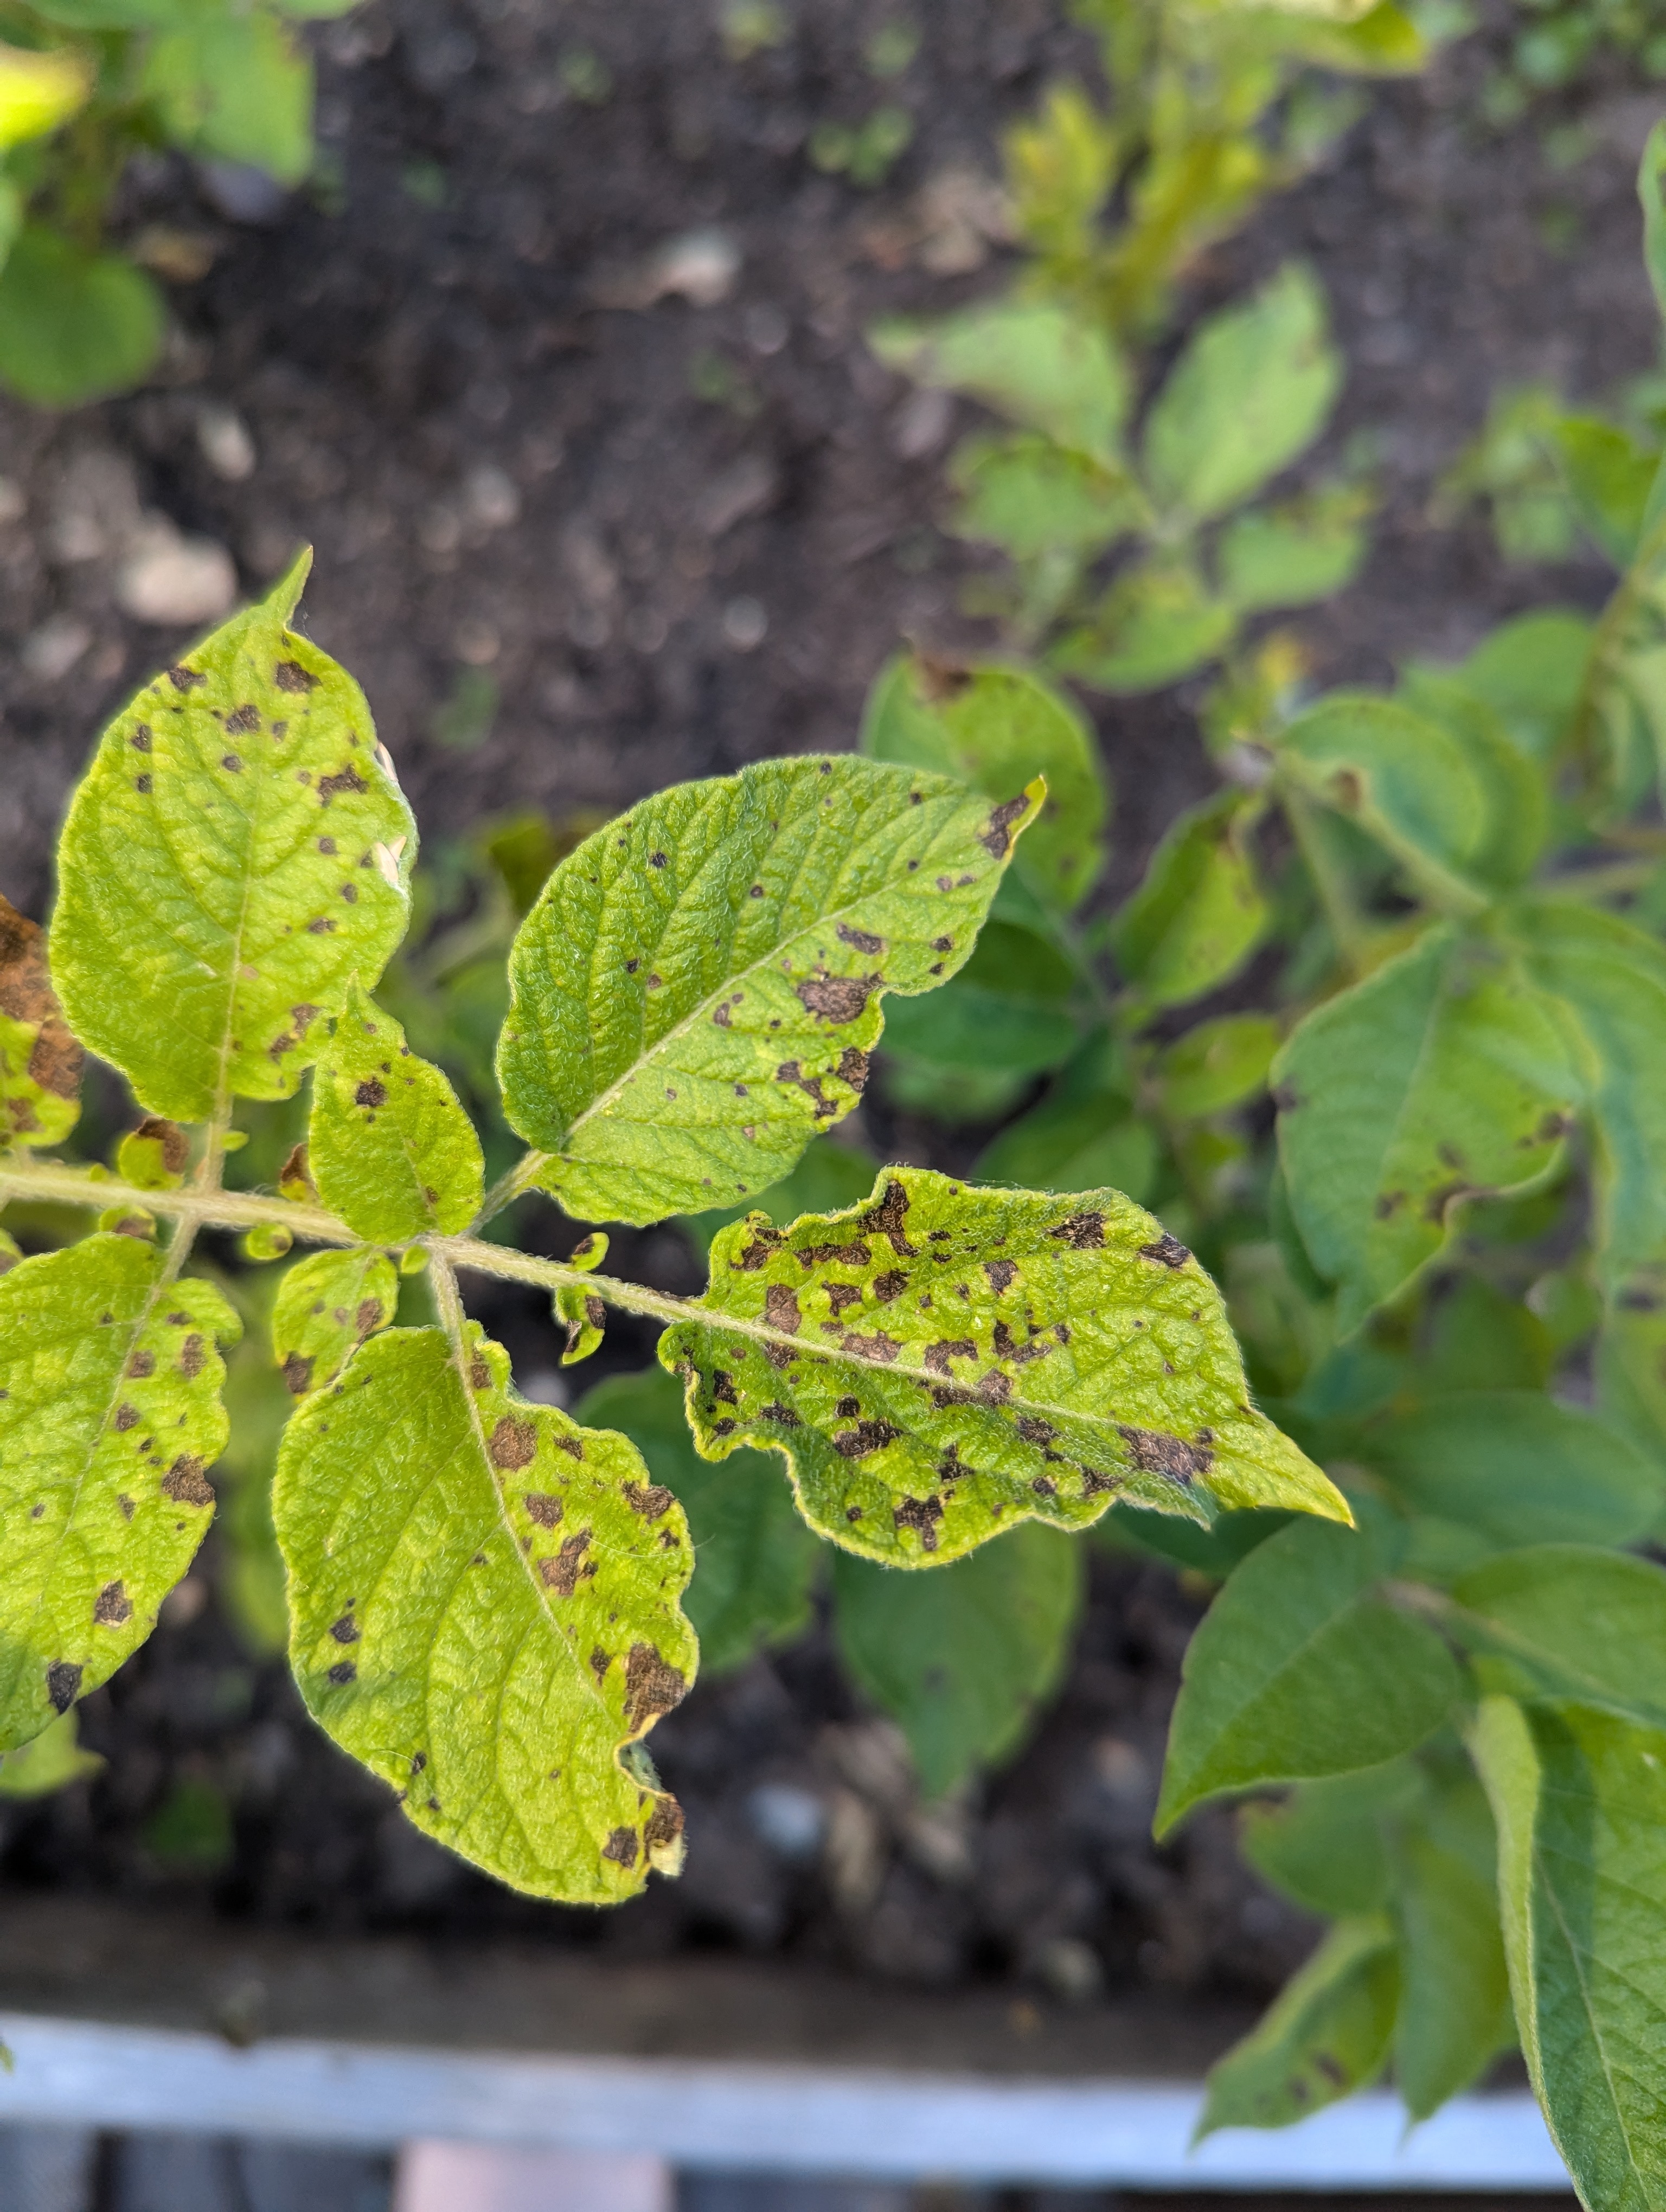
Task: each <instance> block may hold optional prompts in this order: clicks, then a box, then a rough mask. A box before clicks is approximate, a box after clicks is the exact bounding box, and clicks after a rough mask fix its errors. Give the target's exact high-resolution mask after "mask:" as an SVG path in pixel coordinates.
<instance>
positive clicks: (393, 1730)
mask: <svg viewBox="0 0 1666 2212" xmlns="http://www.w3.org/2000/svg"><path fill="white" fill-rule="evenodd" d="M272 1503H273V1515H274V1518H275V1521H276V1523H277V1536H278V1541H279V1543H280V1544H281V1545H282V1547H283V1556H284V1559H285V1560H286V1562H287V1564H288V1566H289V1578H290V1592H291V1606H292V1609H293V1628H292V1632H291V1638H290V1657H291V1660H292V1662H293V1664H294V1667H295V1676H296V1680H298V1681H299V1683H300V1685H301V1694H302V1696H303V1697H304V1698H305V1699H306V1701H307V1706H308V1708H309V1710H310V1711H312V1713H313V1716H314V1717H315V1718H316V1719H318V1720H319V1722H320V1723H322V1725H323V1726H324V1728H325V1729H326V1730H327V1731H328V1733H329V1734H330V1735H332V1736H333V1737H334V1738H335V1740H336V1741H337V1743H339V1744H340V1745H341V1746H342V1747H343V1749H344V1750H345V1751H349V1752H351V1753H352V1754H353V1755H354V1757H355V1758H356V1759H362V1761H363V1762H364V1764H365V1765H367V1766H368V1767H369V1768H370V1769H371V1771H372V1772H373V1773H375V1774H378V1775H380V1777H381V1778H382V1779H383V1780H384V1781H386V1782H387V1783H389V1784H391V1785H392V1787H393V1788H394V1789H395V1790H398V1792H399V1794H400V1798H401V1802H403V1804H404V1809H405V1812H406V1814H408V1815H409V1817H410V1819H411V1820H413V1821H415V1823H416V1824H417V1826H418V1827H419V1828H421V1829H423V1830H424V1831H425V1832H427V1833H428V1834H429V1835H431V1836H434V1837H435V1838H438V1840H439V1841H440V1842H441V1843H443V1844H449V1845H450V1847H451V1848H452V1849H453V1850H456V1851H459V1852H460V1853H461V1854H462V1855H463V1857H465V1858H467V1859H470V1860H472V1861H473V1863H475V1864H476V1865H477V1866H480V1867H483V1868H484V1869H485V1870H486V1871H487V1873H489V1874H491V1875H496V1876H497V1878H498V1879H499V1880H500V1881H508V1882H511V1883H513V1884H514V1887H516V1888H518V1889H522V1890H526V1891H529V1892H530V1893H532V1894H533V1895H534V1896H538V1897H547V1898H555V1899H562V1900H565V1901H568V1902H570V1903H574V1904H591V1905H601V1904H609V1903H614V1902H617V1900H618V1899H621V1898H624V1897H629V1896H631V1895H633V1894H634V1893H635V1891H637V1890H639V1889H640V1888H641V1886H642V1884H643V1882H644V1881H645V1880H646V1878H647V1875H648V1869H649V1867H650V1865H654V1866H658V1867H660V1869H662V1870H663V1871H669V1872H675V1871H676V1870H677V1868H678V1864H679V1863H680V1857H681V1833H682V1814H681V1813H680V1811H679V1809H678V1806H677V1802H676V1800H675V1799H674V1798H672V1797H670V1796H667V1795H666V1793H665V1792H664V1791H663V1790H660V1788H659V1787H658V1784H657V1783H656V1782H655V1781H654V1778H653V1773H652V1769H651V1768H650V1767H649V1766H648V1761H647V1759H646V1755H645V1754H643V1753H630V1752H629V1748H628V1747H630V1746H631V1745H633V1744H635V1742H636V1741H637V1740H638V1739H639V1738H640V1737H641V1736H642V1735H646V1733H647V1732H648V1729H650V1728H651V1727H652V1726H653V1725H654V1721H655V1720H656V1719H657V1718H658V1717H659V1716H660V1714H661V1713H663V1712H667V1711H670V1709H671V1708H672V1706H673V1705H676V1704H677V1703H678V1700H679V1699H681V1698H682V1696H683V1694H684V1692H685V1690H686V1689H687V1687H688V1685H689V1682H690V1679H691V1677H692V1675H693V1673H694V1667H695V1659H696V1644H695V1640H694V1634H693V1631H692V1630H691V1629H690V1626H689V1624H688V1622H687V1620H685V1619H684V1615H683V1613H682V1612H681V1611H680V1609H679V1607H678V1598H679V1596H680V1595H681V1593H682V1589H683V1586H684V1583H686V1582H687V1580H688V1577H689V1571H690V1565H691V1559H690V1551H689V1541H688V1530H687V1526H686V1523H685V1522H684V1518H683V1512H682V1509H681V1507H680V1506H679V1505H678V1504H677V1501H676V1499H675V1498H673V1497H672V1494H671V1492H669V1491H668V1490H666V1489H664V1488H662V1487H660V1486H659V1485H657V1484H655V1483H653V1482H651V1481H650V1480H649V1479H648V1469H647V1468H645V1467H644V1466H643V1464H642V1460H641V1454H640V1453H639V1452H638V1451H637V1450H636V1449H635V1446H634V1445H633V1444H631V1443H629V1442H627V1440H626V1439H625V1438H624V1437H618V1436H611V1435H609V1434H607V1433H606V1432H605V1431H597V1430H592V1429H582V1428H581V1427H580V1426H579V1425H578V1423H577V1422H576V1421H574V1420H571V1419H569V1418H568V1416H567V1415H566V1414H564V1413H558V1412H557V1411H556V1409H555V1408H554V1407H550V1406H535V1405H529V1404H527V1403H526V1401H523V1400H521V1399H520V1398H518V1397H517V1396H516V1395H514V1392H513V1390H512V1389H511V1388H510V1386H509V1363H508V1355H507V1354H506V1353H505V1352H503V1350H502V1347H501V1346H498V1345H496V1344H494V1343H492V1342H491V1341H490V1340H489V1339H488V1338H486V1337H485V1336H484V1335H483V1334H482V1332H481V1330H480V1328H478V1326H477V1324H476V1323H473V1322H470V1323H468V1324H467V1325H466V1328H465V1332H464V1334H463V1338H462V1340H461V1342H460V1343H459V1346H458V1347H457V1351H456V1354H455V1356H453V1347H452V1346H451V1344H450V1343H449V1342H448V1341H447V1337H446V1336H445V1334H443V1333H442V1332H441V1330H439V1329H433V1328H425V1329H403V1328H402V1329H390V1330H388V1331H387V1332H386V1334H383V1335H380V1336H374V1337H372V1338H371V1339H370V1340H369V1341H368V1343H367V1344H365V1345H363V1346H361V1347H360V1349H359V1350H358V1351H357V1352H356V1353H355V1354H354V1356H353V1358H352V1359H351V1360H350V1363H349V1364H348V1366H347V1367H346V1369H345V1370H344V1372H343V1374H342V1375H341V1376H340V1377H339V1378H338V1379H337V1381H336V1382H335V1383H331V1385H330V1387H329V1389H325V1390H320V1391H317V1392H314V1393H313V1395H312V1396H311V1397H310V1398H308V1399H307V1400H306V1401H305V1402H304V1403H303V1404H302V1405H301V1406H300V1407H297V1409H296V1411H295V1415H294V1416H293V1418H292V1419H291V1420H290V1422H289V1427H288V1429H287V1430H286V1431H284V1437H283V1449H282V1450H281V1452H280V1454H279V1457H278V1467H277V1486H276V1488H275V1490H274V1492H273V1500H272Z"/></svg>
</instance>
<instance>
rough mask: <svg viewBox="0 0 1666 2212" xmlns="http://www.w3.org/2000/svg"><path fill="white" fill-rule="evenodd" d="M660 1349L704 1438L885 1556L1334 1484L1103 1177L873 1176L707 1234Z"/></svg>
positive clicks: (1206, 1292)
mask: <svg viewBox="0 0 1666 2212" xmlns="http://www.w3.org/2000/svg"><path fill="white" fill-rule="evenodd" d="M702 1304H703V1305H704V1306H705V1307H706V1309H707V1310H708V1311H709V1313H710V1316H711V1318H710V1320H709V1321H688V1322H678V1324H677V1325H676V1326H675V1327H674V1328H669V1329H667V1330H666V1334H665V1335H664V1336H663V1337H662V1338H661V1339H660V1359H661V1360H662V1361H663V1362H664V1364H666V1366H667V1367H669V1368H671V1369H672V1370H674V1371H677V1372H680V1373H682V1374H683V1375H684V1376H685V1377H686V1379H687V1383H688V1408H689V1418H690V1421H691V1422H692V1424H693V1425H694V1429H695V1434H696V1439H697V1441H698V1443H699V1446H700V1449H701V1450H702V1452H703V1453H705V1454H706V1455H708V1457H709V1458H713V1459H721V1458H722V1457H723V1456H724V1455H725V1454H726V1453H727V1452H731V1451H733V1450H734V1449H735V1448H736V1447H737V1446H738V1445H740V1444H762V1445H772V1446H774V1447H775V1449H776V1450H778V1451H781V1452H783V1453H784V1454H785V1455H786V1456H787V1462H788V1465H789V1467H790V1468H791V1469H792V1474H793V1484H794V1486H795V1488H796V1490H797V1492H798V1498H799V1504H800V1510H802V1511H803V1513H804V1516H805V1517H806V1520H807V1521H808V1522H810V1524H811V1526H812V1528H816V1529H818V1530H819V1531H820V1533H821V1534H823V1535H824V1536H827V1537H830V1538H831V1539H832V1541H834V1542H835V1543H837V1544H840V1545H842V1546H843V1547H844V1548H845V1549H846V1550H847V1551H851V1552H861V1553H866V1555H867V1556H868V1557H869V1558H871V1559H884V1560H885V1561H887V1562H888V1563H889V1564H890V1565H893V1566H907V1567H918V1566H928V1565H932V1564H933V1562H939V1563H940V1562H943V1561H946V1560H949V1559H958V1557H959V1556H960V1554H961V1553H963V1552H969V1551H970V1550H971V1549H972V1547H974V1546H975V1545H977V1544H981V1543H982V1542H983V1541H984V1540H985V1539H986V1538H987V1537H989V1536H993V1535H994V1534H997V1533H998V1532H999V1531H1000V1530H1001V1529H1003V1528H1012V1526H1013V1524H1014V1523H1015V1522H1019V1521H1024V1520H1031V1519H1033V1520H1040V1521H1048V1522H1053V1523H1054V1524H1055V1526H1057V1527H1060V1528H1083V1527H1085V1525H1086V1524H1087V1523H1088V1522H1091V1521H1097V1519H1098V1517H1099V1516H1100V1515H1101V1514H1102V1513H1103V1512H1104V1510H1105V1508H1106V1507H1107V1506H1108V1505H1109V1504H1110V1503H1111V1502H1112V1500H1113V1499H1114V1498H1123V1499H1127V1500H1128V1501H1129V1502H1130V1503H1134V1504H1141V1505H1147V1506H1152V1507H1155V1508H1156V1509H1157V1510H1158V1511H1161V1512H1168V1513H1181V1514H1186V1515H1189V1516H1191V1517H1192V1518H1194V1519H1197V1520H1202V1519H1205V1518H1207V1508H1206V1507H1205V1506H1204V1505H1202V1504H1200V1502H1199V1496H1198V1493H1199V1492H1200V1491H1201V1492H1207V1493H1209V1494H1210V1495H1211V1496H1212V1497H1213V1498H1214V1499H1215V1500H1216V1502H1218V1503H1219V1504H1222V1505H1231V1506H1247V1505H1284V1506H1292V1507H1295V1508H1297V1509H1298V1510H1303V1511H1306V1512H1310V1513H1318V1514H1322V1515H1325V1516H1329V1517H1330V1518H1332V1519H1334V1520H1338V1521H1346V1520H1347V1518H1348V1509H1347V1504H1345V1502H1344V1501H1343V1499H1342V1498H1341V1494H1340V1493H1339V1492H1337V1491H1336V1490H1335V1489H1334V1488H1333V1487H1332V1486H1331V1485H1330V1483H1329V1482H1328V1481H1327V1480H1326V1479H1325V1477H1324V1476H1323V1475H1322V1474H1321V1473H1320V1471H1319V1469H1318V1468H1316V1467H1315V1466H1314V1465H1313V1463H1312V1462H1311V1461H1310V1460H1309V1459H1307V1458H1306V1457H1305V1456H1304V1454H1303V1453H1302V1452H1300V1451H1299V1450H1298V1449H1297V1447H1296V1446H1295V1445H1294V1444H1293V1443H1291V1442H1290V1440H1289V1438H1288V1437H1285V1436H1283V1435H1281V1434H1280V1431H1278V1430H1277V1429H1275V1428H1274V1426H1273V1424H1272V1423H1271V1422H1270V1421H1268V1419H1266V1418H1265V1417H1264V1416H1263V1415H1262V1414H1260V1413H1256V1411H1255V1409H1254V1408H1253V1407H1252V1406H1251V1405H1250V1403H1249V1387H1248V1385H1247V1384H1246V1383H1245V1381H1244V1378H1243V1364H1242V1363H1241V1361H1240V1359H1239V1357H1238V1352H1237V1345H1236V1343H1235V1342H1234V1340H1233V1337H1232V1332H1231V1328H1230V1326H1229V1325H1228V1322H1227V1320H1226V1316H1225V1310H1224V1308H1223V1306H1222V1304H1221V1300H1220V1293H1219V1291H1217V1290H1216V1288H1215V1286H1214V1285H1213V1283H1212V1282H1211V1281H1210V1279H1209V1278H1208V1276H1207V1275H1206V1274H1205V1273H1204V1272H1203V1270H1202V1268H1201V1267H1199V1265H1198V1263H1197V1261H1195V1259H1194V1258H1193V1257H1192V1255H1191V1254H1190V1253H1189V1251H1188V1250H1187V1249H1186V1248H1185V1247H1184V1245H1183V1244H1180V1243H1177V1242H1176V1240H1175V1239H1174V1238H1173V1237H1170V1236H1168V1235H1167V1234H1166V1233H1165V1232H1164V1230H1163V1227H1162V1225H1161V1224H1160V1223H1158V1222H1157V1221H1155V1220H1153V1218H1152V1216H1151V1215H1150V1214H1149V1213H1147V1212H1145V1211H1144V1210H1143V1208H1141V1207H1140V1206H1134V1205H1133V1204H1132V1203H1131V1202H1130V1201H1129V1200H1128V1199H1126V1198H1124V1197H1122V1195H1121V1194H1120V1193H1119V1192H1116V1191H1114V1190H1096V1191H1087V1192H1084V1193H1082V1194H1079V1195H1076V1196H1073V1197H1067V1198H1060V1197H1053V1198H1049V1197H1043V1196H1040V1195H1037V1194H1035V1193H1033V1192H1029V1191H1009V1190H978V1189H974V1188H968V1187H967V1186H966V1185H965V1184H963V1183H958V1182H953V1181H952V1179H951V1178H950V1177H948V1176H941V1175H936V1174H933V1173H931V1172H930V1171H928V1170H925V1169H920V1168H888V1169H885V1170H883V1171H882V1173H881V1174H880V1176H879V1181H878V1182H876V1183H875V1185H874V1188H873V1197H872V1199H871V1200H869V1202H868V1204H867V1205H866V1206H852V1207H850V1208H848V1210H847V1211H846V1212H842V1213H829V1214H807V1215H806V1217H805V1218H803V1219H802V1220H801V1221H797V1222H794V1224H793V1226H792V1227H791V1228H790V1229H787V1230H781V1229H776V1228H774V1227H773V1226H772V1225H770V1223H769V1220H768V1219H767V1218H766V1217H765V1216H764V1215H763V1214H760V1213H754V1214H751V1215H749V1216H748V1217H747V1218H746V1219H745V1220H744V1221H738V1222H735V1223H733V1224H732V1225H731V1226H730V1227H728V1228H727V1229H724V1230H721V1231H719V1233H718V1235H717V1236H716V1237H714V1240H713V1243H712V1249H711V1281H710V1285H709V1287H708V1291H707V1293H706V1297H705V1298H704V1300H703V1301H702Z"/></svg>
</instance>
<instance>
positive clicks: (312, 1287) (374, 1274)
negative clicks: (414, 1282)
mask: <svg viewBox="0 0 1666 2212" xmlns="http://www.w3.org/2000/svg"><path fill="white" fill-rule="evenodd" d="M398 1300H399V1279H398V1275H397V1274H396V1273H395V1272H394V1267H393V1262H392V1261H391V1260H390V1259H389V1258H388V1256H387V1255H386V1252H376V1251H372V1250H371V1249H368V1247H365V1246H360V1247H359V1248H358V1249H356V1250H355V1251H348V1252H313V1253H312V1254H310V1255H308V1256H307V1258H306V1259H304V1260H298V1261H296V1262H295V1266H294V1267H290V1268H289V1269H287V1270H286V1271H285V1273H284V1276H283V1280H282V1282H280V1283H279V1285H278V1286H277V1298H276V1300H275V1301H274V1303H273V1306H272V1356H273V1358H275V1359H276V1360H277V1364H278V1366H279V1368H280V1369H281V1370H283V1380H284V1383H285V1384H286V1385H287V1387H288V1388H289V1390H290V1392H291V1393H292V1394H293V1395H295V1397H297V1398H304V1397H306V1396H307V1394H308V1392H310V1391H313V1390H321V1389H323V1388H324V1386H325V1383H333V1382H334V1381H335V1379H336V1377H337V1375H339V1374H340V1372H341V1370H342V1369H343V1368H344V1366H345V1365H346V1364H347V1362H348V1359H349V1358H350V1356H351V1354H352V1353H353V1352H354V1351H355V1350H356V1348H357V1347H358V1346H360V1345H361V1344H362V1343H363V1342H364V1340H365V1339H366V1337H368V1336H374V1334H375V1333H376V1331H377V1330H378V1329H380V1328H386V1327H387V1324H388V1323H389V1322H391V1321H392V1318H393V1310H394V1308H395V1307H396V1306H397V1305H398Z"/></svg>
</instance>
